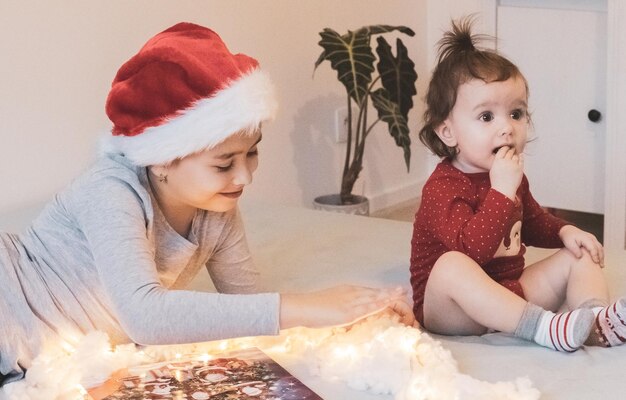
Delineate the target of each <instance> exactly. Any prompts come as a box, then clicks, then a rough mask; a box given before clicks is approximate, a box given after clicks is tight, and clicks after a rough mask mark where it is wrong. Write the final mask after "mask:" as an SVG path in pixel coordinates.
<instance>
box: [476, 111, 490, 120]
mask: <svg viewBox="0 0 626 400" xmlns="http://www.w3.org/2000/svg"><path fill="white" fill-rule="evenodd" d="M478 118H479V119H480V120H481V121H483V122H490V121H493V114H492V113H490V112H485V113H482V114H480V117H478Z"/></svg>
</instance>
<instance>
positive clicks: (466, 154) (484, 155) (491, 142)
mask: <svg viewBox="0 0 626 400" xmlns="http://www.w3.org/2000/svg"><path fill="white" fill-rule="evenodd" d="M527 98H528V94H527V93H526V85H525V83H524V80H523V79H522V78H521V77H515V78H510V79H507V80H506V81H502V82H490V83H486V82H485V81H483V80H480V79H473V80H470V81H468V82H466V83H464V84H462V85H461V86H459V89H458V91H457V99H456V103H455V105H454V107H453V108H452V112H450V115H449V116H448V119H446V121H444V123H443V124H442V125H441V126H440V127H439V128H438V129H437V134H438V135H439V137H440V138H441V139H442V141H443V142H444V143H446V144H447V145H448V146H451V147H453V146H457V149H458V150H459V152H458V154H457V156H456V158H455V159H454V160H453V162H452V163H453V165H454V166H456V167H457V168H459V169H460V170H461V171H463V172H467V173H473V172H487V171H489V170H490V169H491V164H492V163H493V160H494V158H495V153H496V151H497V150H498V149H500V148H501V147H502V146H509V147H512V148H514V149H515V152H516V153H517V154H522V153H523V151H524V147H525V145H526V141H527V131H528V110H527V109H528V106H527Z"/></svg>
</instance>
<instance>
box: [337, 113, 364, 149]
mask: <svg viewBox="0 0 626 400" xmlns="http://www.w3.org/2000/svg"><path fill="white" fill-rule="evenodd" d="M358 112H359V111H358V110H357V109H356V107H352V134H354V130H355V129H356V120H357V116H358V115H357V113H358ZM347 141H348V107H341V108H338V109H337V110H336V111H335V142H336V143H345V142H347Z"/></svg>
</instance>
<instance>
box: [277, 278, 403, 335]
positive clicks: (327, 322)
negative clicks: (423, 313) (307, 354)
mask: <svg viewBox="0 0 626 400" xmlns="http://www.w3.org/2000/svg"><path fill="white" fill-rule="evenodd" d="M280 297H281V301H280V327H281V329H286V328H292V327H294V326H306V327H310V328H320V327H325V326H334V325H346V324H351V323H353V322H354V321H356V320H358V319H361V318H363V317H365V316H368V315H371V314H375V313H378V312H381V311H388V312H391V313H394V314H396V315H398V316H399V317H400V321H401V322H402V323H403V324H405V325H409V326H413V325H414V323H415V317H414V316H413V309H412V307H411V305H410V304H409V301H408V299H407V296H406V291H405V290H404V289H402V288H400V287H398V288H383V289H376V288H368V287H362V286H351V285H341V286H335V287H332V288H329V289H324V290H319V291H316V292H311V293H301V294H293V293H290V294H281V296H280Z"/></svg>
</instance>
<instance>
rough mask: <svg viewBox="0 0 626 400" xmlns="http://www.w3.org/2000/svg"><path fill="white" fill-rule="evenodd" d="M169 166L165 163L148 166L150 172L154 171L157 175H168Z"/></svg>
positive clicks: (153, 173)
mask: <svg viewBox="0 0 626 400" xmlns="http://www.w3.org/2000/svg"><path fill="white" fill-rule="evenodd" d="M167 167H168V166H167V165H165V164H159V165H151V166H149V167H148V173H152V175H154V176H156V177H159V176H167Z"/></svg>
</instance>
